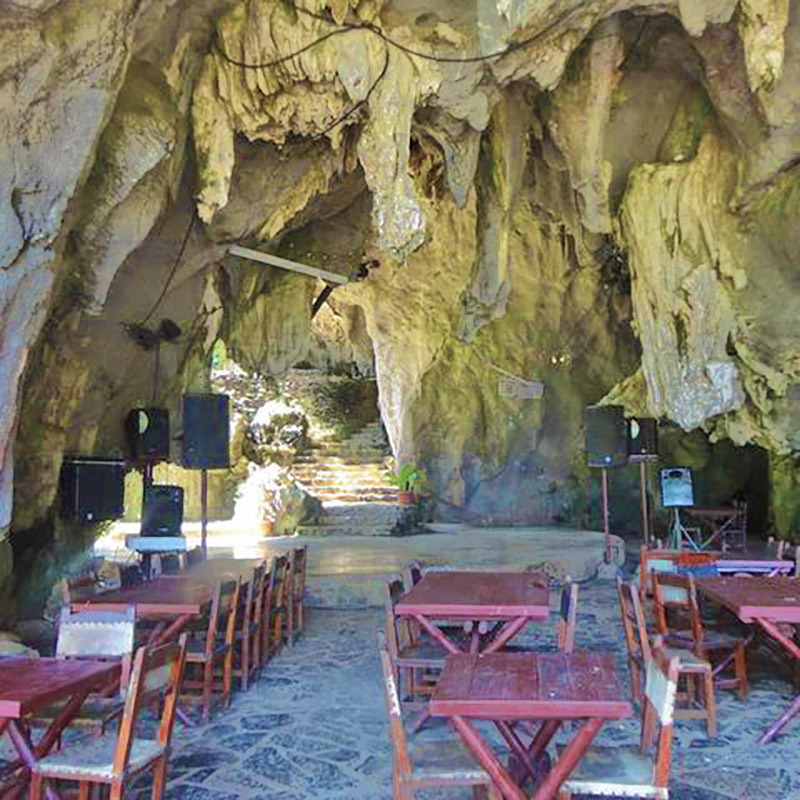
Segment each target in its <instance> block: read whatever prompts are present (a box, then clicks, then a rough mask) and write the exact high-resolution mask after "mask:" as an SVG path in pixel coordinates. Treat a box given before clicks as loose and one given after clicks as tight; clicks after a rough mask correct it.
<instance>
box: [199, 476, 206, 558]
mask: <svg viewBox="0 0 800 800" xmlns="http://www.w3.org/2000/svg"><path fill="white" fill-rule="evenodd" d="M200 547H201V549H202V551H203V558H208V470H205V469H201V470H200Z"/></svg>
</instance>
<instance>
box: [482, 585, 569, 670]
mask: <svg viewBox="0 0 800 800" xmlns="http://www.w3.org/2000/svg"><path fill="white" fill-rule="evenodd" d="M577 620H578V584H577V583H573V582H572V581H571V580H570V579H569V578H567V580H566V581H565V582H564V585H563V586H562V587H561V593H560V595H559V604H558V615H557V617H556V644H557V646H558V649H559V650H560V651H561V652H562V653H567V655H569V654H570V653H571V652H572V651H573V649H574V647H575V628H576V625H577ZM489 638H491V637H489ZM503 649H504V650H506V651H508V652H509V653H526V652H527V653H530V652H536V651H537V650H540V649H541V648H539V647H536V646H535V645H534V646H532V647H531V646H527V645H517V644H509V645H506V646H505V647H504V648H503Z"/></svg>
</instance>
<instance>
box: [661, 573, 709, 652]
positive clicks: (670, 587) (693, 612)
mask: <svg viewBox="0 0 800 800" xmlns="http://www.w3.org/2000/svg"><path fill="white" fill-rule="evenodd" d="M653 588H654V595H653V598H654V606H655V618H656V627H657V629H658V632H659V633H661V634H663V635H666V634H668V633H669V623H668V620H667V612H668V611H670V610H675V611H681V612H685V613H687V614H688V615H689V621H690V624H691V629H692V637H693V639H694V642H695V644H697V643H699V642H701V641H702V640H703V623H702V620H701V617H700V607H699V604H698V602H697V589H696V588H695V585H694V578H693V577H692V576H691V575H667V574H664V573H656V574H655V575H653Z"/></svg>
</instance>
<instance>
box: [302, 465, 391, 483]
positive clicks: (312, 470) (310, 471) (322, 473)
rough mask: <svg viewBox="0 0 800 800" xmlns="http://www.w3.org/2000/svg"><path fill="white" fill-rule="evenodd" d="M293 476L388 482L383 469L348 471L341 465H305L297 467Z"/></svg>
mask: <svg viewBox="0 0 800 800" xmlns="http://www.w3.org/2000/svg"><path fill="white" fill-rule="evenodd" d="M292 474H293V475H294V476H295V477H297V478H300V477H306V478H323V479H325V480H337V479H338V480H344V481H349V480H353V479H354V478H381V479H382V480H384V481H385V480H386V478H387V474H386V470H385V469H383V468H381V467H374V468H372V467H354V468H352V469H348V468H346V467H342V466H341V465H331V466H325V467H315V466H314V465H313V464H303V465H301V466H300V467H297V466H295V467H294V468H293V469H292Z"/></svg>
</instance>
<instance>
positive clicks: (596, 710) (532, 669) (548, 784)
mask: <svg viewBox="0 0 800 800" xmlns="http://www.w3.org/2000/svg"><path fill="white" fill-rule="evenodd" d="M430 713H431V716H434V717H449V718H450V719H451V721H452V723H453V726H454V727H455V729H456V730H457V731H458V733H459V735H460V736H461V738H462V740H463V741H464V744H465V745H466V746H467V747H468V748H469V749H470V750H471V751H472V753H473V754H474V755H475V757H476V758H477V760H478V761H479V762H480V764H481V766H483V768H484V769H485V770H486V771H487V772H488V773H489V774H490V775H491V776H492V780H493V781H494V782H495V784H496V786H497V787H498V789H499V790H500V791H501V792H502V793H503V796H504V797H505V798H507V800H525V794H524V793H523V791H522V789H520V788H519V786H518V785H517V783H516V782H515V781H514V779H513V778H512V776H511V775H510V773H509V772H508V770H507V769H506V768H505V767H504V766H503V765H502V764H501V763H500V760H499V759H498V758H497V756H496V755H495V754H494V752H493V751H492V748H491V747H490V745H489V744H488V743H487V742H486V740H485V739H484V738H483V737H482V736H481V734H480V733H479V731H478V730H477V728H476V727H475V725H474V724H473V722H472V720H475V719H485V720H491V721H492V722H493V723H494V724H495V725H496V726H497V728H498V730H499V731H500V734H501V735H502V736H503V738H504V739H505V740H506V742H507V743H508V745H509V747H510V748H511V750H512V752H513V753H514V754H515V755H516V756H517V758H518V759H519V760H520V762H521V763H522V764H523V765H524V769H525V770H526V771H527V774H534V775H535V774H536V770H537V765H541V764H542V763H543V762H542V759H543V758H544V757H545V751H546V748H547V746H548V744H549V743H550V741H551V740H552V738H553V736H554V735H555V733H556V731H557V730H558V728H559V727H560V726H561V723H562V722H564V721H565V720H583V723H582V725H581V726H580V728H578V731H577V733H576V734H575V736H574V737H573V738H572V740H571V741H570V743H569V744H568V745H567V747H566V748H565V749H564V750H563V751H562V753H561V755H560V757H559V758H558V759H557V760H556V762H555V763H554V764H553V765H552V767H551V768H550V769H549V770H548V771H547V772H545V773H544V774H543V775H541V776H539V778H538V782H537V785H536V788H535V790H534V793H533V796H532V797H533V800H550V798H554V797H555V796H556V795H557V793H558V790H559V787H560V786H561V785H562V784H563V783H564V781H565V780H566V779H567V778H568V777H569V775H570V773H571V772H572V770H573V769H574V768H575V766H576V765H577V764H578V762H579V761H580V760H581V758H582V757H583V755H584V754H585V752H586V750H587V749H588V748H589V745H590V744H591V743H592V740H593V739H594V737H595V736H596V735H597V732H598V731H599V730H600V728H601V727H602V725H603V723H604V722H605V721H606V720H617V719H624V718H626V717H630V716H631V715H632V714H633V708H632V706H631V704H630V703H629V702H628V701H627V700H624V699H623V697H622V691H621V690H620V687H619V684H618V683H617V679H616V676H615V674H614V656H613V654H612V653H587V652H584V651H579V650H576V651H574V652H573V653H571V654H570V655H564V654H563V653H491V654H488V655H487V654H484V655H474V654H463V653H462V654H458V655H450V656H448V657H447V658H446V660H445V667H444V670H443V671H442V675H441V677H440V678H439V682H438V684H437V685H436V690H435V692H434V695H433V698H432V699H431V702H430ZM522 720H539V721H541V725H540V727H539V729H538V731H537V733H536V735H535V736H534V738H533V741H532V742H531V744H530V745H529V746H527V747H526V746H525V745H524V744H523V743H522V741H521V740H520V738H519V736H518V734H517V731H516V730H515V724H516V723H518V722H520V721H522Z"/></svg>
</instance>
